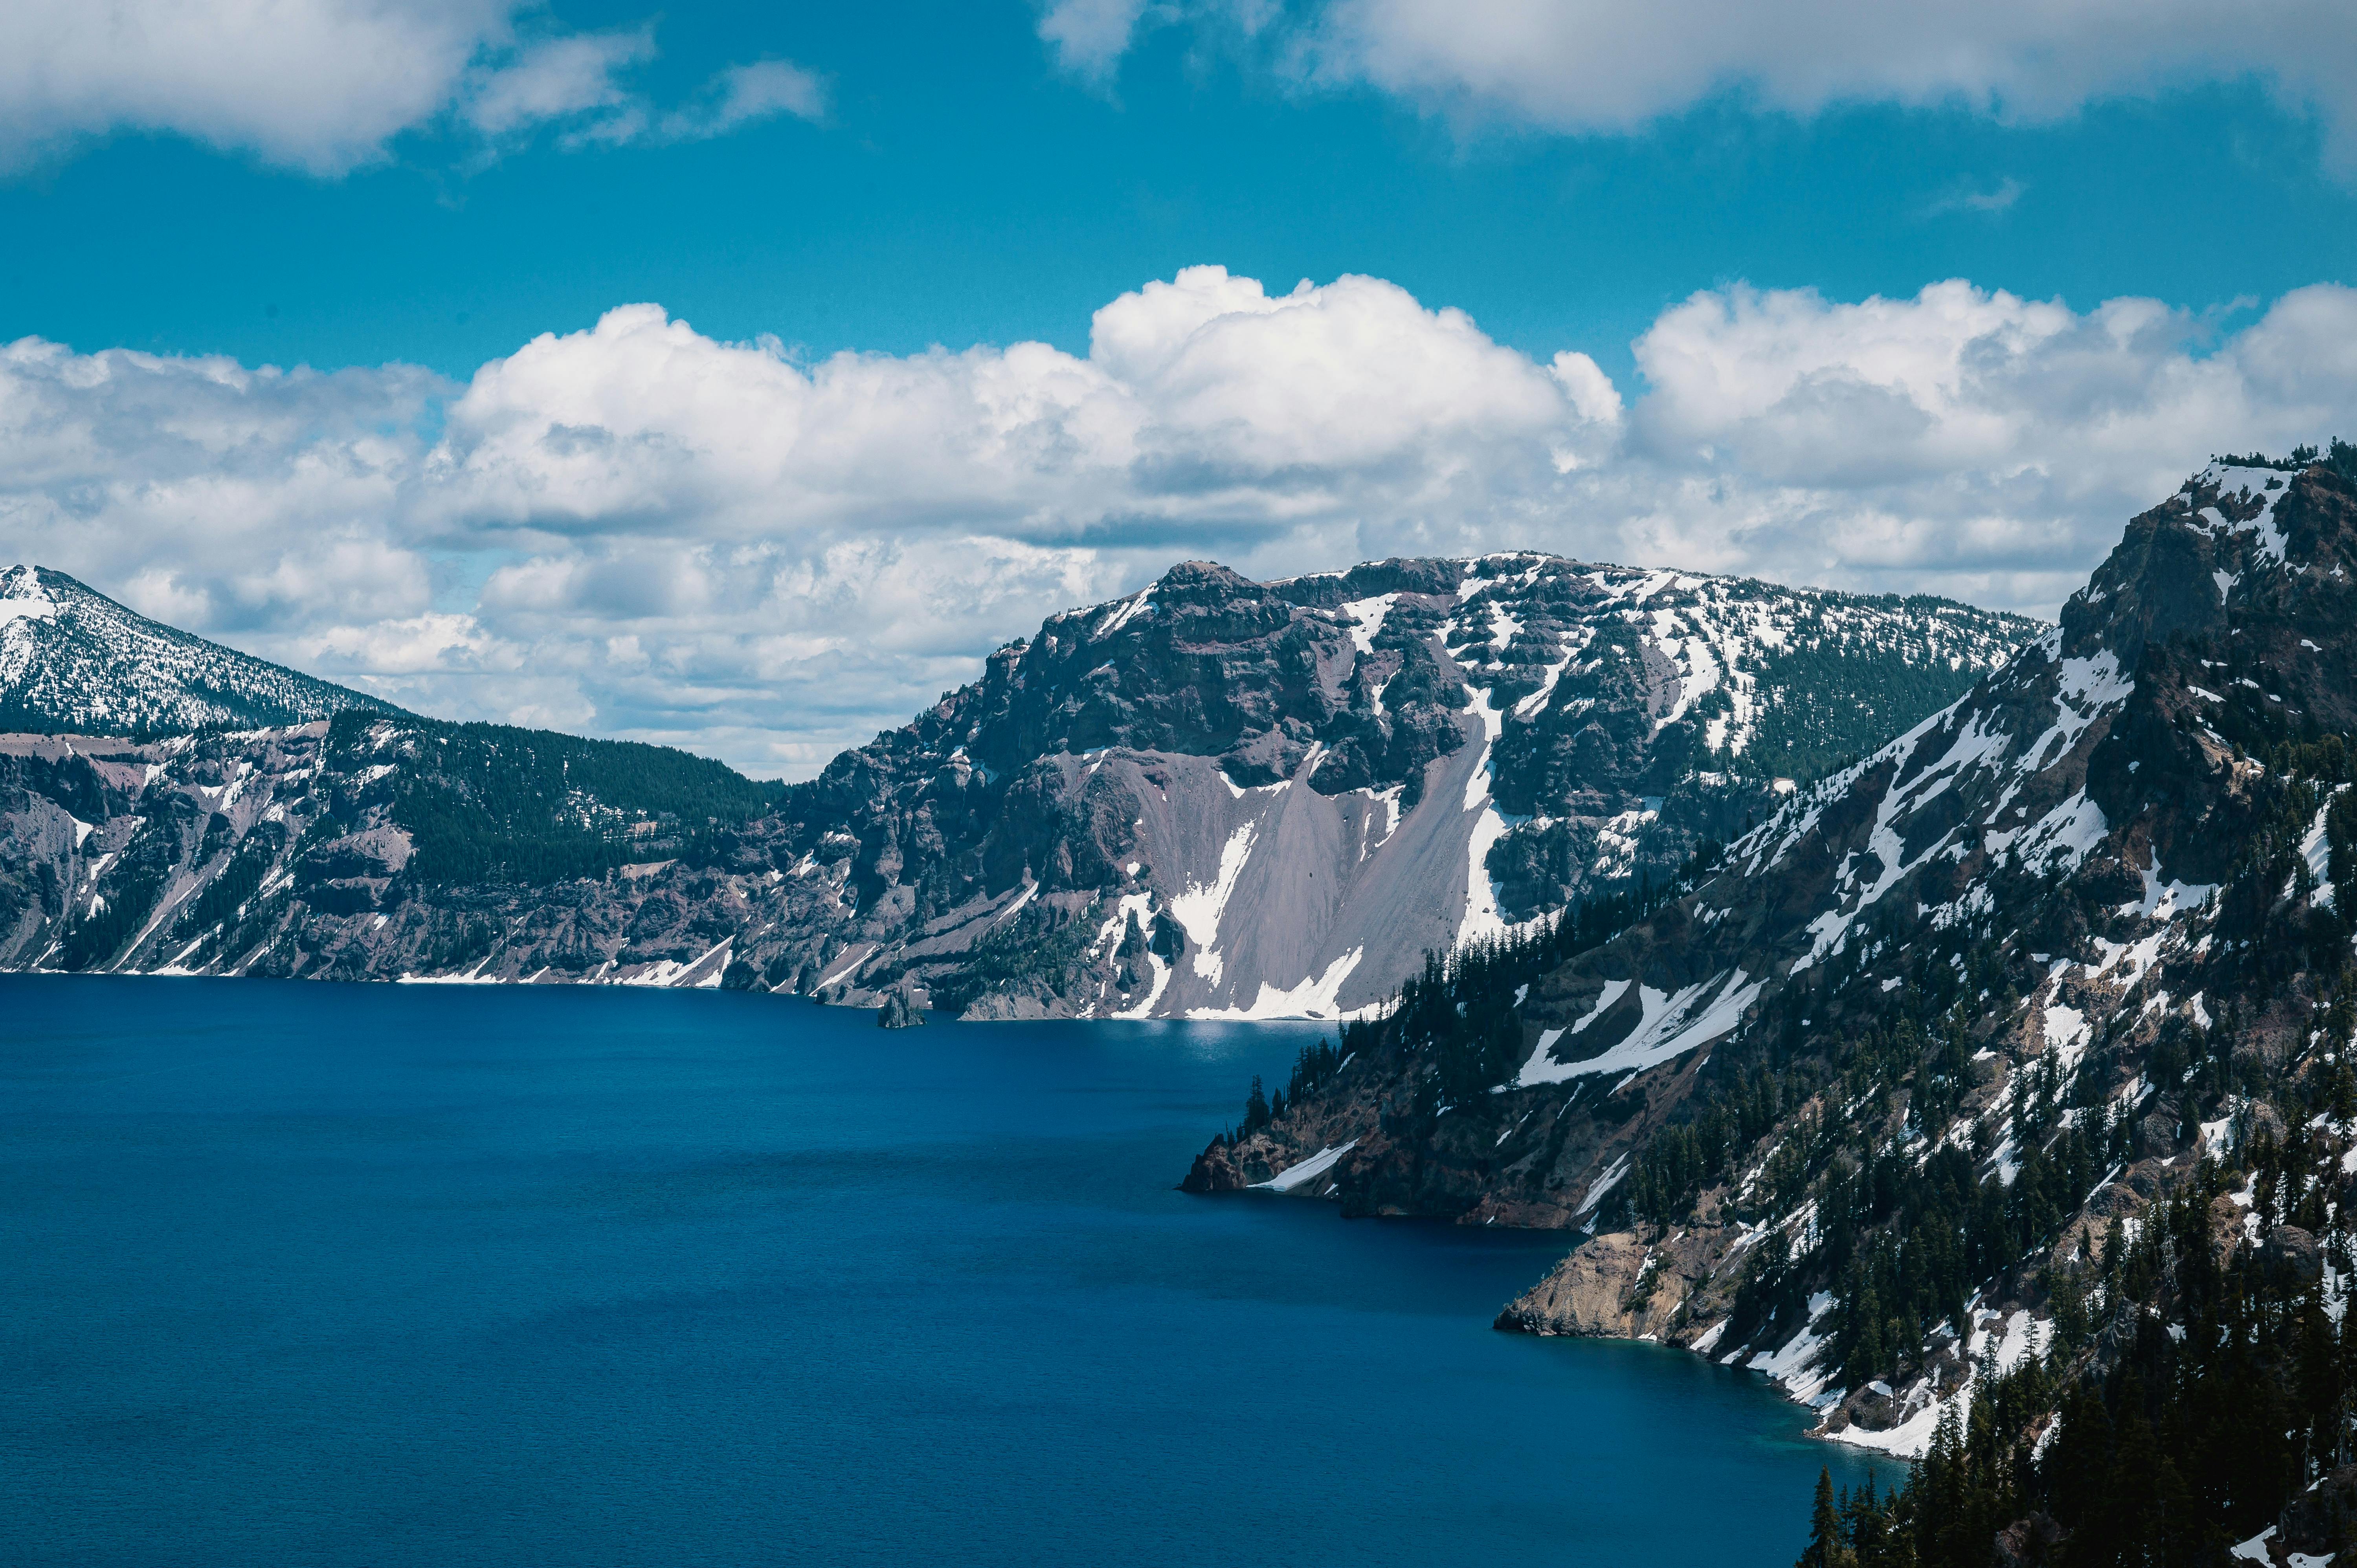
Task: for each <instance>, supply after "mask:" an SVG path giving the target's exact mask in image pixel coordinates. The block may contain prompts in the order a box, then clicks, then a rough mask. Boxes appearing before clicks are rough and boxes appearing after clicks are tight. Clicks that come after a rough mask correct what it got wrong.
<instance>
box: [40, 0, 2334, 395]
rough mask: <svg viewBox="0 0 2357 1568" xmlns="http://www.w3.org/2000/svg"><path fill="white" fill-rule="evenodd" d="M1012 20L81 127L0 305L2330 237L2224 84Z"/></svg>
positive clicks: (526, 300)
mask: <svg viewBox="0 0 2357 1568" xmlns="http://www.w3.org/2000/svg"><path fill="white" fill-rule="evenodd" d="M646 15H647V14H646V13H645V12H644V11H643V10H640V9H636V8H632V7H629V6H610V5H609V6H587V5H568V6H566V7H565V9H564V10H563V11H562V12H561V13H558V14H557V17H555V18H552V20H556V19H559V18H561V22H562V23H563V24H564V25H565V26H566V27H570V28H575V29H581V30H596V29H602V28H629V27H636V26H638V25H639V24H640V23H641V22H642V21H643V20H644V19H645V17H646ZM1036 22H1037V16H1036V13H1035V12H1034V11H1033V10H1031V9H1030V8H1029V7H1028V6H1026V5H1021V4H974V5H874V6H857V7H820V6H801V7H778V8H774V9H773V8H770V7H761V6H734V5H732V6H725V7H709V8H706V7H696V8H690V9H685V10H682V11H679V12H675V13H666V14H665V15H663V16H662V18H661V19H660V20H659V21H657V22H656V23H654V25H653V35H654V40H655V44H656V47H657V48H659V49H660V51H661V52H660V53H659V54H658V55H657V56H656V57H655V58H654V59H651V60H650V61H647V62H646V63H645V64H644V65H643V67H642V68H641V69H640V70H634V71H632V72H631V73H630V77H631V80H632V81H634V82H635V83H638V84H641V85H643V87H644V88H645V89H646V91H648V92H649V93H650V94H651V96H653V97H655V98H656V99H658V100H660V101H665V102H668V101H671V100H674V99H677V98H681V97H683V96H685V95H686V94H687V93H689V92H691V91H693V90H694V86H695V84H696V83H697V82H699V81H702V80H703V79H704V78H705V77H706V76H708V75H709V74H710V73H711V72H713V71H714V70H718V69H720V68H721V67H723V66H725V65H726V64H728V63H730V62H731V61H732V60H736V59H745V58H748V57H759V56H784V57H787V58H790V59H794V60H795V61H797V62H799V63H801V64H803V65H805V66H806V67H808V68H810V69H812V70H814V71H817V72H819V73H822V74H823V76H824V77H825V78H826V80H827V82H828V86H829V94H828V97H829V110H828V113H827V117H826V119H825V121H824V122H823V123H822V124H808V123H806V122H803V121H802V120H799V119H795V118H792V117H791V116H785V117H780V118H778V119H773V120H770V121H767V122H764V123H760V124H750V125H748V126H746V127H745V128H744V129H742V130H740V131H737V133H735V134H730V135H726V136H722V137H717V138H714V139H712V140H708V141H703V142H697V143H693V144H688V145H662V146H645V145H640V146H628V147H622V148H610V149H594V150H587V151H565V150H561V149H560V148H559V146H558V145H556V143H557V138H556V136H554V134H540V135H538V136H535V137H534V138H533V139H532V141H531V142H530V143H529V144H527V145H524V146H522V147H520V148H518V149H516V150H513V151H511V152H508V153H506V154H505V155H504V156H500V158H499V159H498V161H496V162H494V163H492V164H490V166H488V167H472V166H470V165H471V164H472V161H473V158H474V156H475V154H476V149H475V148H474V147H473V146H471V145H468V143H467V142H465V141H464V140H462V139H460V138H458V137H455V136H452V135H449V134H436V133H435V132H434V131H432V130H426V131H422V132H418V133H413V134H404V135H402V136H399V137H396V138H394V139H393V142H392V144H391V145H390V148H389V152H390V156H389V157H388V158H387V160H386V161H385V162H384V163H383V164H382V165H379V166H363V167H361V168H359V169H356V170H354V171H352V172H350V173H349V174H345V175H343V176H341V177H333V178H320V177H316V176H314V175H311V174H308V173H305V172H302V171H299V170H288V169H284V168H273V167H270V166H266V165H265V164H264V163H263V162H262V161H261V160H260V159H258V158H256V157H255V156H253V155H251V154H241V153H235V152H232V153H228V154H223V153H221V152H220V151H217V150H215V149H213V148H211V147H209V146H207V145H203V144H201V143H197V142H192V141H190V140H188V139H186V138H184V137H179V136H175V135H171V134H137V133H131V134H115V135H113V136H112V137H110V138H107V139H105V140H103V141H101V142H99V143H98V144H97V145H87V146H83V147H81V148H77V149H74V150H73V151H71V152H70V153H67V154H65V155H63V156H59V155H57V154H52V155H50V156H48V157H46V158H44V159H43V160H42V161H41V162H40V163H39V164H38V165H37V166H36V167H35V168H34V169H33V170H31V171H29V172H27V173H26V174H22V175H20V176H19V177H17V178H16V179H15V180H14V181H12V182H10V183H9V184H7V185H6V186H5V187H0V224H5V230H6V231H7V232H8V233H10V234H11V235H13V236H15V240H14V242H12V243H11V244H10V245H9V246H8V248H7V249H8V252H9V254H8V259H7V260H6V261H5V263H0V267H5V274H0V275H5V294H0V300H5V307H4V308H5V324H0V333H5V336H6V337H9V338H16V337H21V336H24V335H26V334H28V333H38V334H39V335H41V336H44V337H47V338H54V339H58V340H61V341H64V342H69V343H71V344H74V345H75V346H77V347H80V348H85V349H90V348H100V347H104V346H109V345H117V344H120V345H125V346H131V347H138V348H147V349H157V350H162V351H169V352H176V353H228V354H231V355H234V356H236V357H238V358H240V359H242V360H248V361H252V362H264V361H267V362H272V363H278V364H293V363H296V362H307V363H310V364H314V365H318V366H341V365H355V364H375V363H379V362H382V361H385V360H409V361H414V362H419V363H424V364H427V365H431V366H433V367H435V368H436V369H437V370H440V371H445V372H447V373H449V374H453V375H464V374H466V373H468V371H471V370H472V369H473V368H474V367H475V366H476V365H477V364H479V363H480V362H481V361H482V360H487V359H490V358H491V357H493V356H494V355H498V354H502V353H505V352H507V351H509V350H510V349H513V348H514V347H515V346H516V345H517V344H519V343H521V342H522V341H524V340H525V339H527V338H530V337H532V336H533V335H534V334H536V333H539V332H544V331H549V330H559V331H562V330H566V329H571V328H583V327H587V326H588V325H590V324H591V323H593V322H594V321H595V320H596V319H597V316H598V314H599V313H600V312H602V311H603V310H605V309H606V308H608V307H609V306H613V305H615V304H619V303H622V302H625V301H632V300H658V301H661V302H662V303H663V304H664V305H666V306H668V307H669V308H670V309H671V310H672V311H673V313H674V314H675V315H679V316H683V317H686V318H687V319H688V320H690V321H692V322H694V324H695V326H696V327H697V328H700V329H701V330H703V331H705V332H706V333H709V334H712V335H714V336H716V337H720V338H750V337H753V336H755V335H756V334H759V333H764V332H768V333H774V334H776V335H778V336H779V337H780V338H784V339H786V340H787V341H789V342H791V343H796V344H802V345H807V346H808V347H810V348H811V349H816V350H821V351H824V350H831V349H839V348H858V349H880V350H885V351H891V352H906V351H909V350H911V349H920V348H923V347H925V346H926V345H928V344H932V343H944V344H950V345H963V344H967V343H972V342H977V341H986V342H1008V341H1013V340H1016V339H1019V338H1040V339H1043V340H1046V341H1049V342H1051V343H1056V344H1058V345H1060V346H1062V347H1065V348H1068V349H1085V347H1086V338H1087V330H1088V318H1089V313H1090V312H1091V311H1092V310H1093V309H1095V308H1096V306H1099V305H1101V304H1103V302H1104V301H1106V300H1108V299H1110V298H1112V297H1114V295H1116V294H1118V293H1120V292H1121V291H1122V290H1124V289H1126V288H1131V287H1134V286H1135V285H1137V284H1138V283H1140V282H1141V281H1143V280H1145V279H1147V278H1152V277H1168V276H1169V275H1170V274H1172V273H1174V272H1175V271H1176V270H1177V269H1178V268H1179V267H1181V266H1184V265H1188V264H1190V263H1198V262H1216V263H1222V264H1224V265H1226V266H1227V267H1229V268H1230V269H1231V270H1232V271H1235V272H1240V273H1244V274H1249V275H1252V276H1254V277H1259V278H1262V279H1265V280H1266V281H1267V282H1269V283H1270V284H1271V285H1273V286H1274V285H1289V284H1290V283H1291V282H1292V281H1293V280H1295V279H1297V278H1300V277H1309V278H1313V279H1316V280H1318V281H1320V282H1324V281H1327V280H1329V279H1331V278H1333V277H1334V276H1336V275H1337V274H1340V273H1345V272H1357V273H1367V274H1373V275H1376V276H1380V277H1384V278H1388V279H1390V280H1392V281H1393V282H1395V283H1398V284H1400V285H1402V286H1404V287H1405V288H1407V289H1408V290H1409V291H1410V292H1411V293H1414V294H1415V295H1417V297H1419V298H1421V299H1424V300H1426V301H1427V302H1434V303H1446V304H1451V305H1456V306H1460V307H1462V308H1464V309H1466V310H1468V311H1469V312H1470V313H1471V314H1472V315H1473V316H1474V317H1475V318H1476V319H1477V320H1478V321H1480V324H1481V325H1482V327H1483V328H1486V329H1487V330H1488V331H1489V332H1490V333H1491V335H1493V336H1494V337H1496V338H1500V339H1501V341H1505V342H1508V343H1512V344H1514V345H1515V346H1517V347H1520V348H1522V349H1525V350H1526V351H1531V352H1534V353H1553V352H1554V351H1555V349H1559V348H1565V347H1574V348H1579V349H1585V350H1586V351H1587V352H1589V353H1591V354H1593V355H1595V356H1596V357H1597V358H1598V360H1599V362H1601V363H1603V364H1604V365H1605V367H1606V369H1607V370H1608V371H1612V372H1613V373H1615V374H1616V376H1617V375H1619V374H1620V373H1623V372H1625V371H1626V370H1627V368H1628V356H1627V344H1628V341H1629V339H1631V338H1634V337H1635V336H1636V335H1637V334H1638V333H1639V332H1641V331H1642V330H1643V328H1645V327H1646V325H1648V324H1649V323H1650V322H1651V321H1652V318H1653V317H1654V316H1655V315H1656V314H1657V313H1658V312H1659V311H1660V310H1661V309H1662V307H1663V306H1665V305H1667V304H1669V303H1670V302H1672V301H1674V300H1676V299H1680V298H1683V297H1684V296H1685V295H1688V294H1690V293H1692V292H1694V291H1695V290H1696V289H1702V288H1709V287H1712V286H1715V285H1720V284H1723V283H1726V282H1727V281H1729V280H1732V279H1743V280H1746V281H1749V282H1750V283H1752V284H1755V285H1760V286H1763V287H1789V286H1807V287H1814V288H1816V289H1819V290H1821V291H1823V292H1824V293H1825V294H1827V295H1831V296H1833V297H1836V298H1846V299H1854V298H1857V297H1860V296H1862V295H1868V294H1875V293H1883V294H1894V293H1895V294H1911V293H1912V292H1914V291H1915V290H1916V289H1917V288H1919V287H1921V285H1923V284H1924V283H1926V282H1930V281H1932V280H1933V279H1936V278H1943V277H1951V276H1955V277H1968V278H1971V279H1974V280H1975V281H1976V282H1978V283H1981V284H1983V285H1989V286H1998V287H2005V288H2008V289H2011V290H2013V291H2015V292H2017V293H2020V294H2025V295H2032V296H2037V297H2045V296H2049V295H2061V296H2063V297H2064V298H2066V299H2068V300H2070V301H2072V303H2074V304H2077V305H2080V306H2086V305H2090V304H2093V302H2095V301H2097V300H2099V299H2103V298H2107V297H2110V296H2112V295H2123V294H2136V295H2154V296H2156V297H2158V298H2162V299H2167V300H2169V301H2171V302H2173V303H2177V304H2181V305H2187V306H2193V307H2195V308H2198V309H2206V308H2222V307H2228V306H2232V304H2233V302H2234V301H2236V300H2237V299H2239V298H2248V299H2250V300H2252V301H2266V300H2272V299H2273V298H2274V297H2276V295H2280V294H2282V293H2283V292H2284V291H2286V290H2287V289H2290V288H2294V287H2298V286H2299V285H2303V284H2309V283H2314V282H2317V281H2319V280H2322V279H2332V278H2339V277H2341V276H2342V275H2344V274H2345V273H2346V271H2347V269H2348V263H2349V258H2351V257H2352V254H2357V190H2352V188H2351V186H2349V185H2347V184H2344V183H2339V182H2336V181H2335V180H2333V179H2332V178H2330V177H2328V176H2327V175H2326V174H2325V173H2324V171H2323V170H2322V168H2321V167H2320V166H2319V156H2318V133H2317V131H2316V128H2315V127H2314V125H2313V124H2311V123H2309V120H2308V119H2307V118H2306V117H2304V116H2298V115H2296V114H2293V113H2287V112H2286V111H2285V110H2284V109H2282V108H2281V107H2278V106H2277V105H2276V104H2275V103H2274V102H2270V100H2269V98H2268V96H2267V94H2266V92H2265V91H2262V90H2261V89H2260V87H2259V86H2258V85H2257V84H2256V83H2255V82H2253V81H2239V82H2226V83H2212V84H2201V85H2196V86H2191V87H2187V88H2182V89H2179V90H2177V91H2170V92H2168V93H2166V94H2163V95H2161V96H2159V97H2158V98H2157V99H2127V100H2114V101H2111V102H2098V103H2094V104H2092V105H2090V106H2089V107H2087V108H2085V109H2083V110H2082V111H2080V112H2078V113H2072V114H2071V115H2069V116H2068V117H2066V118H2064V119H2062V120H2061V122H2060V123H2057V124H2035V125H2026V126H2008V125H2006V124H2000V123H1999V122H1998V121H1997V120H1996V118H1994V117H1992V116H1990V115H1988V114H1985V113H1976V112H1974V111H1973V110H1971V109H1969V108H1966V107H1963V106H1950V107H1945V108H1930V109H1902V108H1897V107H1891V106H1887V105H1871V104H1868V105H1853V106H1847V107H1843V108H1837V109H1835V110H1833V111H1831V112H1828V113H1823V114H1821V115H1817V116H1814V117H1811V118H1807V119H1803V118H1802V117H1799V116H1795V115H1792V114H1790V113H1776V112H1772V111H1770V112H1759V111H1751V110H1747V108H1746V99H1747V97H1748V96H1749V95H1748V94H1746V93H1745V92H1743V91H1741V90H1739V89H1738V90H1730V91H1724V92H1721V93H1718V94H1717V95H1714V96H1712V97H1711V98H1709V99H1707V100H1706V101H1705V102H1701V103H1699V104H1697V105H1695V107H1693V108H1691V109H1689V110H1686V111H1684V112H1683V113H1675V114H1673V115H1670V116H1667V117H1665V118H1664V119H1663V121H1662V122H1661V123H1659V124H1656V125H1654V126H1652V127H1649V128H1648V129H1646V130H1645V131H1644V132H1642V133H1641V134H1589V135H1564V134H1548V133H1545V132H1534V131H1532V130H1530V129H1527V128H1522V127H1512V126H1503V127H1501V126H1495V125H1491V126H1480V125H1475V126H1464V125H1461V124H1452V123H1450V121H1448V119H1446V118H1443V117H1439V116H1436V115H1434V114H1432V113H1427V112H1426V111H1424V110H1422V109H1420V108H1419V107H1418V106H1416V105H1415V104H1413V103H1410V102H1402V101H1400V100H1399V99H1397V98H1394V97H1392V96H1390V95H1387V94H1384V93H1382V92H1380V91H1376V90H1374V89H1372V88H1368V87H1364V86H1359V87H1342V88H1328V89H1318V88H1305V87H1302V86H1299V85H1297V84H1296V83H1293V82H1289V81H1286V80H1284V79H1283V78H1282V77H1280V76H1278V75H1276V74H1275V73H1273V72H1271V71H1269V70H1265V69H1261V68H1260V67H1259V66H1258V65H1257V64H1256V63H1255V62H1254V61H1252V60H1249V59H1243V58H1240V56H1239V52H1238V51H1236V50H1233V49H1223V48H1220V47H1219V44H1218V41H1217V40H1209V41H1207V40H1205V39H1203V38H1201V37H1200V35H1198V34H1196V33H1194V32H1192V31H1190V30H1188V29H1185V28H1180V27H1165V28H1162V29H1159V30H1157V31H1154V32H1151V33H1148V34H1147V35H1146V37H1145V38H1144V39H1143V40H1142V41H1141V44H1140V46H1139V47H1138V48H1137V49H1136V50H1135V51H1134V52H1133V53H1132V54H1131V55H1130V56H1129V57H1128V58H1126V59H1124V60H1123V61H1122V63H1121V66H1120V69H1119V71H1118V74H1117V75H1116V76H1115V77H1114V79H1113V80H1112V81H1109V82H1104V83H1094V82H1090V81H1082V80H1079V79H1076V78H1075V77H1073V76H1072V75H1071V74H1070V73H1069V72H1065V71H1062V70H1059V69H1058V68H1057V66H1056V64H1055V61H1054V59H1053V56H1052V51H1051V50H1050V49H1049V48H1048V47H1047V46H1046V45H1045V44H1044V43H1043V42H1042V40H1041V39H1040V38H1039V35H1038V33H1037V31H1036V30H1035V25H1036ZM2009 192H2010V193H2015V194H2012V195H2011V196H2010V199H2009V200H2008V201H2007V204H2006V205H2003V206H2001V207H1996V208H1994V209H1992V208H1991V207H1989V206H1988V205H1987V204H1986V203H1987V199H1989V198H1991V197H1996V198H2000V199H2003V198H2006V197H2007V193H2009ZM1972 198H1980V199H1982V200H1983V205H1981V206H1978V207H1975V206H1974V205H1970V204H1969V199H1972Z"/></svg>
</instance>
